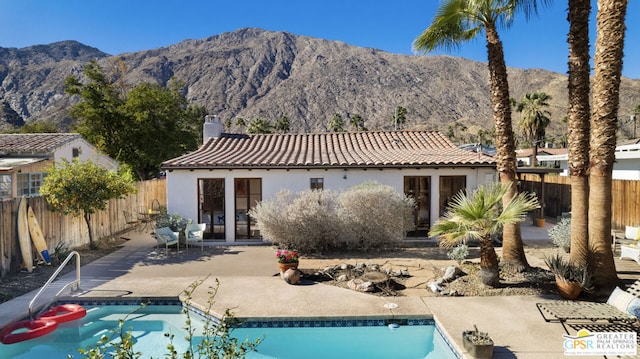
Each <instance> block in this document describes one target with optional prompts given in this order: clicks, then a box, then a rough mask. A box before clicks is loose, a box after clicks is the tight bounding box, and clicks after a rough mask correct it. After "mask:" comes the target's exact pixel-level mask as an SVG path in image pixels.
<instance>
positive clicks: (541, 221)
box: [536, 218, 544, 228]
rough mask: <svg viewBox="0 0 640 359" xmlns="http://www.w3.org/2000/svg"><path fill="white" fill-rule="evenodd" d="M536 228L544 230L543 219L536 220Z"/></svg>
mask: <svg viewBox="0 0 640 359" xmlns="http://www.w3.org/2000/svg"><path fill="white" fill-rule="evenodd" d="M536 227H540V228H544V218H536Z"/></svg>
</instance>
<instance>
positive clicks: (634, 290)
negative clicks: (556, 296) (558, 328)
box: [536, 280, 640, 334]
mask: <svg viewBox="0 0 640 359" xmlns="http://www.w3.org/2000/svg"><path fill="white" fill-rule="evenodd" d="M639 296H640V280H637V281H635V283H633V284H632V285H631V286H630V287H629V288H627V290H626V291H623V290H621V289H620V288H616V289H615V290H614V291H613V293H611V295H610V296H609V299H608V300H607V302H606V303H593V302H584V301H553V302H552V301H548V302H541V303H536V306H537V307H538V310H539V311H540V314H541V315H542V318H543V319H544V320H545V321H546V322H556V323H561V324H562V326H563V327H564V329H565V331H566V332H567V334H569V331H568V330H567V327H566V325H569V326H571V327H573V326H578V327H586V326H592V327H593V326H599V327H606V326H612V325H619V326H620V325H622V326H625V327H630V328H636V329H638V328H640V321H639V320H638V316H637V315H639V314H640V298H639Z"/></svg>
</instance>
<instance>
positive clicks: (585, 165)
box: [567, 0, 591, 266]
mask: <svg viewBox="0 0 640 359" xmlns="http://www.w3.org/2000/svg"><path fill="white" fill-rule="evenodd" d="M590 12H591V3H590V0H569V36H568V42H569V85H568V89H569V111H568V118H569V122H568V136H567V141H568V142H569V175H570V177H571V254H570V261H571V262H572V263H574V264H576V265H580V266H585V265H586V264H587V258H588V253H589V230H588V226H589V221H588V216H589V205H588V204H589V131H590V125H589V120H590V119H589V112H590V110H589V86H590V83H589V74H590V71H591V70H590V68H589V58H590V56H589V13H590Z"/></svg>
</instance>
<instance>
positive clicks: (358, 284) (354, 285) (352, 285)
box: [347, 279, 375, 292]
mask: <svg viewBox="0 0 640 359" xmlns="http://www.w3.org/2000/svg"><path fill="white" fill-rule="evenodd" d="M347 286H348V287H349V289H351V290H355V291H357V292H373V291H374V290H375V287H374V286H373V283H371V282H365V281H363V280H362V279H352V280H350V281H349V282H348V283H347Z"/></svg>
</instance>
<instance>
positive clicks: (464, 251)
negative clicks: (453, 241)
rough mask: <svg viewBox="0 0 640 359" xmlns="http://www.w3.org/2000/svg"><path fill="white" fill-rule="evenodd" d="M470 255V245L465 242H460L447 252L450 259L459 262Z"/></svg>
mask: <svg viewBox="0 0 640 359" xmlns="http://www.w3.org/2000/svg"><path fill="white" fill-rule="evenodd" d="M468 255H469V246H467V245H466V244H464V243H461V244H458V245H457V246H455V247H453V249H451V250H450V251H449V252H447V257H449V259H452V260H454V261H456V262H458V264H460V263H462V261H463V260H465V259H466V258H467V256H468Z"/></svg>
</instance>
